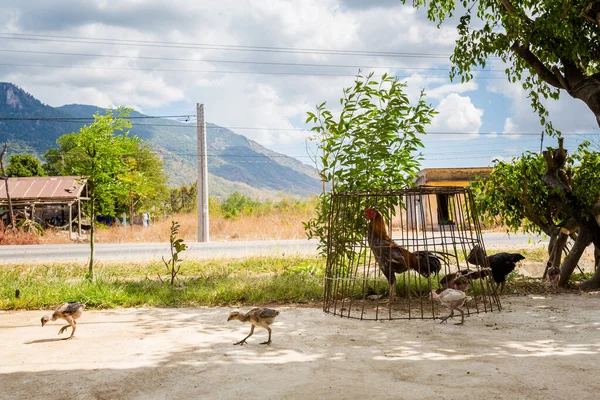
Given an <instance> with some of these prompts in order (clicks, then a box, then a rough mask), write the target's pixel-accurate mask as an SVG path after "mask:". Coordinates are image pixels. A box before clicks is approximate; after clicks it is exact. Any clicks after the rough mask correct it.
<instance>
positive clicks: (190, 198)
mask: <svg viewBox="0 0 600 400" xmlns="http://www.w3.org/2000/svg"><path fill="white" fill-rule="evenodd" d="M197 195H198V183H197V182H194V184H193V185H191V186H187V185H183V186H181V187H179V188H172V189H170V190H169V206H168V208H169V210H170V211H171V212H172V213H179V212H192V211H195V210H196V209H197V208H198V204H197V203H198V198H197Z"/></svg>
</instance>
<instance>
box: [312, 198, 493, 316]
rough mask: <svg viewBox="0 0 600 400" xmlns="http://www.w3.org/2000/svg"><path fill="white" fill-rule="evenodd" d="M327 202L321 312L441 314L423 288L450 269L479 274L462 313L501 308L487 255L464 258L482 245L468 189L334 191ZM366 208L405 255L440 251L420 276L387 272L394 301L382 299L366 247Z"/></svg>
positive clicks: (381, 278)
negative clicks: (392, 282) (428, 270)
mask: <svg viewBox="0 0 600 400" xmlns="http://www.w3.org/2000/svg"><path fill="white" fill-rule="evenodd" d="M330 205H331V207H330V215H329V224H328V226H329V229H328V246H327V267H326V272H325V283H324V285H325V288H324V302H323V310H324V311H325V312H326V313H329V314H333V315H336V316H340V317H347V318H354V319H360V320H394V319H437V318H441V317H443V316H444V315H447V314H448V310H447V309H445V307H443V306H441V305H440V304H439V303H437V302H436V301H434V300H433V299H432V297H431V291H432V290H437V289H438V288H443V287H444V285H443V283H444V278H443V277H444V276H446V275H448V274H453V273H456V272H457V271H461V272H462V273H463V274H464V273H467V271H469V272H468V273H470V274H471V276H480V278H476V279H472V280H470V281H469V282H468V287H467V288H466V290H465V292H466V293H467V295H468V296H469V297H468V299H467V301H466V303H465V305H464V306H463V309H464V311H465V316H469V315H472V314H479V313H487V312H493V311H499V310H500V309H501V304H500V299H499V298H498V296H497V294H496V291H495V290H494V284H493V280H492V278H491V276H490V275H489V265H488V264H487V259H486V260H481V261H478V264H481V265H474V264H470V263H469V262H467V261H466V259H467V258H468V256H469V254H470V252H471V250H472V249H473V247H474V246H475V245H479V246H481V247H482V248H483V249H484V250H485V247H484V243H483V238H482V234H481V227H480V224H479V219H478V216H477V212H476V210H475V207H474V201H473V196H472V193H471V191H470V190H469V189H468V188H463V187H432V186H420V187H416V188H410V189H405V190H401V191H393V192H386V193H364V192H353V193H335V194H332V197H331V204H330ZM367 208H374V209H377V210H378V211H380V212H381V214H382V215H383V218H384V221H386V226H387V232H388V233H389V236H390V237H391V238H392V239H393V240H394V242H396V244H398V245H400V246H402V247H403V248H404V249H406V250H408V251H410V252H427V253H432V254H439V255H440V256H439V259H440V261H441V263H440V264H439V265H440V267H441V268H440V270H439V271H437V273H435V272H436V271H433V273H429V274H428V273H425V272H424V273H422V274H420V273H418V272H417V271H421V269H420V268H416V269H415V268H413V269H410V270H408V271H407V272H403V273H400V274H397V275H395V276H396V278H397V281H396V286H395V291H396V298H395V300H394V301H389V298H388V291H389V287H388V280H387V279H386V276H385V274H384V273H383V272H382V271H381V268H380V267H379V265H378V262H377V261H376V259H375V257H374V254H373V251H372V250H371V248H370V247H369V241H368V240H367V236H368V234H369V233H368V232H369V222H370V221H369V219H368V218H367V216H366V215H365V210H366V209H367ZM477 271H479V272H477ZM482 272H483V273H482ZM486 273H488V274H487V275H486ZM475 274H479V275H475ZM450 276H452V275H449V277H450Z"/></svg>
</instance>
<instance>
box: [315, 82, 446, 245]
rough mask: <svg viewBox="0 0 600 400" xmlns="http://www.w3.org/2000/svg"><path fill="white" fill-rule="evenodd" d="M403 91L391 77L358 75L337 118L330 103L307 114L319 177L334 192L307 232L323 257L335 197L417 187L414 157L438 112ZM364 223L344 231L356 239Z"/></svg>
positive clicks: (322, 199)
mask: <svg viewBox="0 0 600 400" xmlns="http://www.w3.org/2000/svg"><path fill="white" fill-rule="evenodd" d="M405 86H406V85H405V84H403V83H401V82H400V81H398V79H395V78H393V77H391V76H388V75H383V77H382V78H381V80H380V81H376V80H374V78H373V74H372V73H371V74H369V75H367V76H364V77H363V76H360V75H359V76H357V78H356V80H355V82H354V86H352V87H349V88H346V89H344V92H343V93H344V96H343V97H342V98H341V99H340V104H341V108H342V110H341V113H340V114H339V117H338V118H335V119H334V117H333V113H332V111H330V110H327V109H326V108H325V105H326V103H322V104H321V105H319V106H317V110H316V113H312V112H309V113H308V118H307V120H306V121H307V122H312V123H314V124H316V126H315V127H313V128H312V130H313V131H314V132H315V137H314V139H315V140H317V141H318V147H319V150H320V157H319V158H318V160H317V167H318V169H319V175H320V177H321V180H322V181H323V182H324V183H325V184H326V186H328V187H330V189H331V190H330V191H329V192H325V193H323V194H321V196H320V198H319V205H318V207H317V217H315V218H314V219H311V220H310V221H308V222H307V223H305V224H304V226H305V229H306V230H307V234H308V236H309V237H318V238H319V239H320V248H321V250H322V251H325V249H326V248H327V237H328V216H329V211H330V199H331V194H332V192H335V193H341V192H347V191H369V192H376V191H384V190H385V191H389V190H394V189H402V188H404V187H406V186H412V185H413V184H414V180H415V178H416V175H417V172H418V170H419V160H420V156H419V155H417V154H415V152H416V151H417V150H418V149H419V148H420V147H423V143H422V142H421V139H420V138H419V135H420V134H425V126H426V125H428V124H429V123H430V122H431V119H432V117H433V116H434V114H435V111H434V110H433V109H432V108H431V107H430V106H429V105H428V104H426V103H425V100H424V94H423V93H421V96H420V98H419V100H418V102H417V103H416V104H415V105H411V104H410V102H409V100H408V97H407V96H406V94H405V93H404V91H403V90H404V88H405ZM361 222H362V221H349V220H345V221H344V223H345V224H346V223H347V224H349V225H348V227H347V229H346V230H345V231H347V232H348V233H349V234H350V235H351V236H352V234H351V233H352V232H358V230H359V229H360V228H361V227H360V225H353V224H359V223H361ZM336 229H340V231H341V230H343V228H342V227H337V228H336ZM354 236H356V235H354ZM347 240H348V241H351V240H352V239H347Z"/></svg>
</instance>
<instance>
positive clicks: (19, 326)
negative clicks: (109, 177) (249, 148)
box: [0, 294, 600, 400]
mask: <svg viewBox="0 0 600 400" xmlns="http://www.w3.org/2000/svg"><path fill="white" fill-rule="evenodd" d="M599 301H600V294H582V295H574V294H566V295H552V296H551V297H543V296H528V297H504V298H503V306H504V309H503V311H501V312H494V313H488V314H480V315H473V316H471V317H468V318H467V319H466V322H465V325H463V326H455V325H453V324H452V323H450V324H443V325H440V324H438V323H434V322H432V321H421V320H413V321H392V322H389V321H388V322H370V321H363V322H361V321H356V320H347V319H342V318H339V317H332V316H330V315H325V314H323V312H322V311H320V310H319V309H314V308H293V307H278V308H279V309H280V310H281V315H280V316H279V317H278V320H277V321H276V323H275V324H274V325H273V344H272V345H271V346H261V345H259V343H260V342H262V341H263V340H265V339H266V332H265V331H262V330H260V331H259V330H257V332H256V333H255V335H254V336H253V337H251V338H250V339H249V340H248V345H246V346H243V347H239V346H233V345H232V343H233V342H235V341H237V340H240V339H241V338H242V337H244V336H245V335H246V334H247V332H248V331H249V327H248V325H242V324H241V323H240V322H239V321H231V322H229V323H226V322H225V321H226V319H227V314H228V312H229V311H231V309H229V308H185V309H123V310H110V311H87V312H86V314H85V315H84V316H83V317H82V319H81V320H80V323H79V324H78V330H77V338H76V339H74V340H70V341H65V340H59V339H57V338H58V336H57V332H58V329H59V327H60V326H61V325H62V324H61V323H59V322H53V323H50V324H49V325H46V327H44V328H42V327H41V325H40V317H41V316H42V315H43V312H41V311H30V312H2V313H0V398H2V399H45V400H51V399H236V398H239V399H304V400H306V399H316V398H327V399H486V400H488V399H508V398H511V399H544V400H547V399H567V398H572V399H592V398H597V396H598V392H599V391H600V383H598V382H599V381H598V374H599V373H600V308H599V307H598V303H599Z"/></svg>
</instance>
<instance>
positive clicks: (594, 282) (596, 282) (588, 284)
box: [579, 246, 600, 290]
mask: <svg viewBox="0 0 600 400" xmlns="http://www.w3.org/2000/svg"><path fill="white" fill-rule="evenodd" d="M599 264H600V248H598V247H597V246H596V247H595V248H594V266H595V268H596V271H595V272H594V275H592V277H591V278H590V279H588V280H587V281H585V282H583V283H582V284H581V285H579V287H580V288H581V289H586V290H590V289H598V288H600V265H599Z"/></svg>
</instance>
